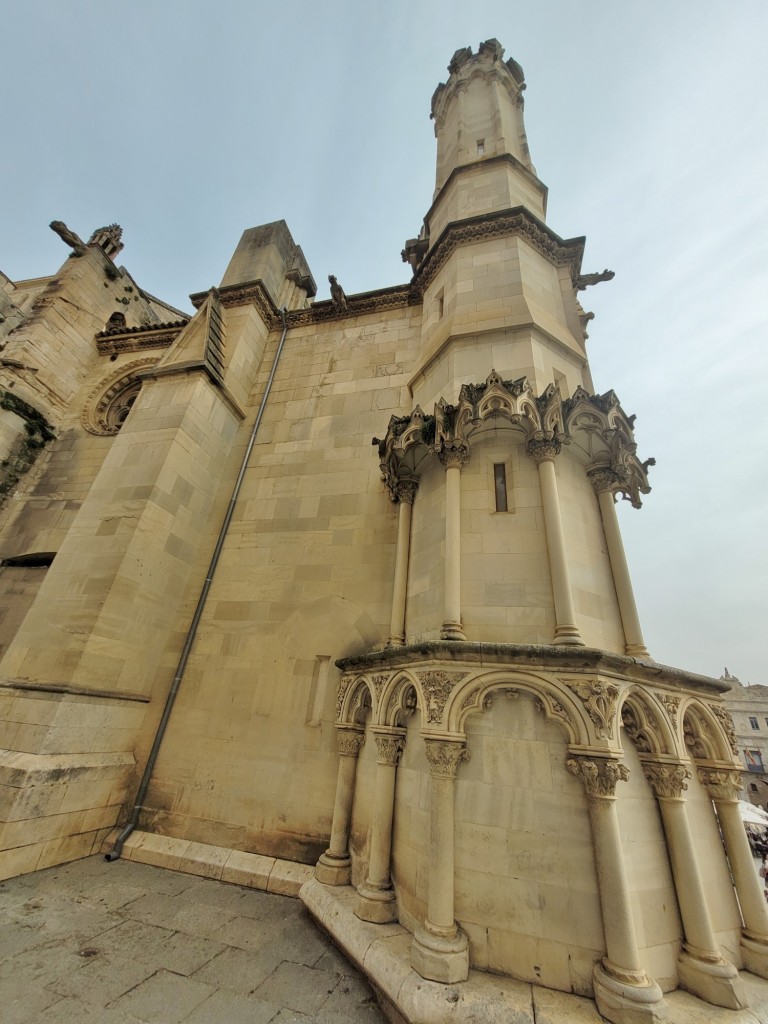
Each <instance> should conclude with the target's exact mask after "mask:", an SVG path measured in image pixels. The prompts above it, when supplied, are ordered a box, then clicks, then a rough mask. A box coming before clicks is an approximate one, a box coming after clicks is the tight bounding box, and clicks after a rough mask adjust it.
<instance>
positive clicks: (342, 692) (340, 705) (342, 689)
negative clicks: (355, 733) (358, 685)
mask: <svg viewBox="0 0 768 1024" xmlns="http://www.w3.org/2000/svg"><path fill="white" fill-rule="evenodd" d="M351 683H352V677H351V676H342V677H341V679H340V681H339V689H338V690H337V692H336V721H337V722H340V721H341V715H342V711H343V710H344V698H345V697H346V695H347V690H348V689H349V687H350V685H351Z"/></svg>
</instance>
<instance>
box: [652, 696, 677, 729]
mask: <svg viewBox="0 0 768 1024" xmlns="http://www.w3.org/2000/svg"><path fill="white" fill-rule="evenodd" d="M657 696H658V698H659V700H660V701H661V703H662V704H663V705H664V707H665V708H666V711H667V714H668V715H669V720H670V722H671V723H672V728H673V729H677V712H678V710H679V708H680V701H681V700H682V697H675V696H674V694H671V693H659V694H657Z"/></svg>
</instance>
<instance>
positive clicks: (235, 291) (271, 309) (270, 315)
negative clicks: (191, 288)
mask: <svg viewBox="0 0 768 1024" xmlns="http://www.w3.org/2000/svg"><path fill="white" fill-rule="evenodd" d="M217 291H218V296H219V302H221V304H222V306H224V307H226V308H229V307H230V306H246V305H249V304H252V305H254V306H256V308H257V309H258V311H259V313H260V314H261V318H262V320H263V321H264V322H265V323H266V324H267V326H268V327H277V326H278V324H279V323H280V314H279V312H278V309H277V306H276V305H275V304H274V302H273V301H272V296H271V295H270V294H269V292H268V291H267V289H266V288H265V287H264V282H263V281H262V280H261V279H260V278H258V279H256V280H254V281H243V282H241V283H239V284H229V285H226V286H225V287H223V288H218V289H217ZM209 295H210V289H209V290H208V291H205V292H194V293H193V294H192V295H190V296H189V301H190V302H191V303H192V305H193V306H194V307H195V309H200V307H201V306H202V304H203V303H204V302H205V300H206V299H207V298H208V296H209Z"/></svg>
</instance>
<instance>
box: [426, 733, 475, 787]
mask: <svg viewBox="0 0 768 1024" xmlns="http://www.w3.org/2000/svg"><path fill="white" fill-rule="evenodd" d="M426 749H427V761H428V762H429V770H430V772H431V773H432V775H435V776H437V777H438V778H442V779H455V778H456V772H457V771H458V768H459V765H460V764H461V762H462V761H468V760H469V751H468V750H467V748H466V746H464V744H463V743H459V742H456V741H451V740H427V741H426Z"/></svg>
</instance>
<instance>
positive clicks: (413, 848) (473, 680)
mask: <svg viewBox="0 0 768 1024" xmlns="http://www.w3.org/2000/svg"><path fill="white" fill-rule="evenodd" d="M524 88H525V82H524V77H523V72H522V69H521V68H520V66H519V65H518V64H517V63H516V62H515V61H514V60H506V61H505V60H504V51H503V49H502V48H501V46H500V45H499V44H498V42H497V41H496V40H489V41H487V42H485V43H483V44H481V45H480V47H479V50H478V52H477V53H474V52H473V51H472V50H471V49H469V48H466V49H463V50H459V51H457V53H456V54H455V55H454V57H453V59H452V61H451V64H450V66H449V77H448V79H447V82H446V83H445V84H441V85H440V86H438V88H437V90H436V92H435V94H434V96H433V98H432V118H433V119H434V125H435V134H436V137H437V173H436V185H435V192H434V195H433V198H432V204H431V206H430V207H429V210H428V212H427V214H426V216H425V218H424V223H423V225H422V227H421V229H420V231H419V232H418V233H417V234H416V237H414V238H412V239H410V240H408V241H407V242H406V244H405V248H404V250H403V259H404V261H406V262H407V263H408V264H409V265H410V268H411V271H412V277H411V280H410V282H409V283H407V284H405V285H397V286H394V287H383V288H381V289H379V290H377V291H373V292H368V293H364V294H358V295H345V293H344V291H343V288H342V287H341V285H340V284H339V282H337V281H336V279H335V278H333V277H332V276H331V278H330V286H331V299H330V300H326V301H313V298H314V295H315V293H316V285H315V281H314V279H313V276H312V273H311V271H310V269H309V267H308V266H307V264H306V261H305V259H304V256H303V253H302V251H301V249H300V247H299V246H298V245H297V244H296V243H295V242H294V240H293V238H292V237H291V234H290V232H289V230H288V228H287V226H286V224H285V222H283V221H279V222H276V223H273V224H268V225H264V226H261V227H258V228H252V229H249V230H247V231H245V233H244V234H243V236H242V239H241V241H240V243H239V245H238V247H237V249H236V251H235V253H234V254H233V256H232V259H231V261H230V263H229V266H228V267H227V269H226V271H225V273H224V276H223V278H222V281H221V284H220V285H219V287H218V288H213V289H211V290H210V291H208V292H205V293H199V294H195V295H192V296H191V299H192V303H193V306H194V307H195V310H196V312H195V313H194V314H193V315H191V316H190V315H189V314H186V313H183V312H182V311H179V310H177V309H174V308H173V307H171V306H169V305H168V304H167V303H164V302H162V301H161V300H159V299H157V298H156V297H154V296H153V295H150V294H149V293H147V292H146V291H144V290H143V289H142V288H141V287H140V286H139V284H138V283H137V282H136V281H134V279H133V278H132V277H131V275H130V274H129V272H128V271H127V270H126V269H125V268H123V267H120V266H119V265H118V264H117V262H116V259H117V256H118V254H119V252H120V250H121V249H122V241H121V231H120V229H119V228H118V227H117V226H116V225H110V226H108V227H106V228H102V229H99V230H97V231H95V232H94V233H93V235H92V236H91V237H90V238H89V240H88V241H87V242H85V241H83V240H82V239H81V238H80V237H79V236H78V235H76V234H75V233H74V232H73V231H71V230H70V229H69V228H67V227H66V225H64V224H63V223H61V222H54V223H53V224H52V225H51V226H52V228H53V229H54V230H55V231H56V232H57V233H58V234H59V235H60V236H61V238H62V240H63V241H64V242H65V244H66V245H67V246H69V248H70V250H71V254H70V255H69V256H68V258H66V259H65V261H64V263H63V265H62V267H61V268H60V269H59V270H58V271H57V272H56V273H55V274H54V275H52V276H48V277H42V278H38V279H34V280H29V281H20V282H13V281H11V280H10V279H8V278H6V277H4V276H2V277H0V317H1V318H2V322H0V344H2V351H0V395H1V396H2V397H1V398H0V446H2V458H3V461H2V466H1V470H0V471H1V472H2V483H1V484H0V486H1V487H2V496H3V497H4V505H3V508H2V512H1V513H0V515H1V516H2V518H1V519H0V545H1V546H0V556H1V557H2V560H3V561H2V567H1V568H0V591H1V592H2V595H3V597H2V609H1V611H0V652H2V661H1V662H0V748H2V749H0V784H1V785H2V795H1V797H0V877H9V876H11V875H15V874H19V873H23V872H27V871H33V870H35V869H37V868H40V867H44V866H48V865H52V864H57V863H62V862H64V861H67V860H72V859H74V858H77V857H82V856H87V855H89V854H91V853H93V852H98V851H102V850H103V851H104V852H106V853H107V854H108V856H109V857H111V858H113V859H116V858H119V857H120V856H122V855H127V853H128V851H133V855H135V856H139V851H140V849H141V847H142V843H144V844H145V845H146V847H147V849H149V848H151V847H152V843H153V840H152V837H155V840H154V842H155V846H154V848H155V849H157V848H159V845H158V844H161V842H162V843H165V848H166V849H168V850H171V851H173V857H174V858H175V860H174V861H173V863H174V864H175V865H176V866H183V862H184V859H185V857H186V858H187V860H193V859H194V856H195V851H197V852H198V855H200V851H203V850H205V851H208V854H207V860H206V865H207V867H206V870H207V871H208V872H209V873H216V872H215V867H216V865H218V874H217V877H227V876H226V874H223V873H222V868H223V866H224V865H226V864H228V863H232V864H234V863H235V861H236V860H237V862H238V863H241V864H243V865H247V864H251V865H252V866H253V871H252V875H253V879H255V881H254V884H259V882H258V877H259V871H258V870H257V867H256V866H257V865H259V864H261V865H264V864H265V863H270V864H272V865H274V864H280V865H283V866H284V871H283V873H284V876H285V877H288V876H290V873H291V870H292V869H291V865H294V866H295V865H299V866H301V865H305V866H306V865H312V866H314V865H316V867H315V868H314V877H313V879H312V880H310V881H308V882H306V884H305V885H304V887H303V889H302V898H304V899H305V901H306V902H307V904H308V906H310V909H312V911H313V913H315V915H316V916H317V917H318V918H319V919H320V920H321V921H322V922H323V923H324V924H325V926H326V927H328V928H329V929H330V930H331V931H333V932H334V934H335V936H336V938H337V940H338V941H339V942H340V943H341V944H342V945H343V946H345V948H347V949H348V952H350V955H353V956H355V957H356V958H357V959H359V960H360V962H361V963H362V962H363V961H364V956H363V954H361V953H359V951H356V949H355V947H354V939H353V938H349V936H353V935H354V934H358V933H357V932H355V928H356V927H357V924H355V923H354V922H352V917H353V918H354V921H355V922H358V923H359V922H363V923H364V925H365V927H372V928H373V929H374V930H375V929H376V928H378V927H381V926H391V925H392V924H394V923H397V924H398V925H399V927H400V928H401V929H402V930H403V934H405V935H407V941H408V945H409V952H408V957H409V964H410V969H411V970H412V971H413V972H415V976H418V977H419V978H423V979H428V980H430V981H434V982H438V983H442V984H460V983H461V982H463V981H464V980H465V979H466V978H467V976H468V972H469V971H470V968H472V969H477V970H481V971H483V970H484V971H488V972H492V973H493V974H494V975H500V976H509V977H511V978H516V979H521V980H524V981H529V982H532V983H534V984H538V985H543V986H546V987H549V988H552V989H558V990H561V991H565V992H575V993H578V994H580V995H585V996H590V997H593V998H596V1000H597V1004H598V1007H599V1009H600V1011H601V1012H602V1013H603V1015H604V1016H606V1017H608V1019H610V1020H612V1021H622V1022H623V1021H626V1022H630V1021H632V1022H634V1021H641V1020H656V1019H662V1018H663V1016H664V1009H665V1002H664V993H665V992H669V991H671V990H673V989H675V988H677V987H678V986H681V987H684V988H686V989H688V990H689V991H690V992H692V993H694V994H695V995H697V996H699V998H701V999H703V1000H705V1001H707V1002H710V1003H713V1004H716V1005H720V1006H726V1007H729V1008H732V1009H736V1008H740V1007H742V1006H744V1005H745V996H744V992H743V988H742V985H741V979H740V976H739V971H740V970H743V969H746V970H748V971H751V972H753V973H755V974H758V975H761V976H762V977H768V912H767V911H766V905H765V900H764V899H763V895H762V892H761V890H760V887H759V884H758V879H757V876H756V874H755V871H754V867H753V864H752V861H751V855H750V851H749V847H748V844H747V840H746V836H745V834H744V830H743V827H742V825H741V821H740V818H739V814H738V803H737V799H738V793H739V789H740V784H741V770H740V764H739V761H738V758H737V756H736V755H737V748H736V743H735V736H734V731H733V724H732V722H731V720H730V718H729V715H728V713H727V711H726V710H725V705H724V694H725V693H726V692H727V690H728V684H727V683H723V682H722V681H718V680H714V679H709V678H704V677H700V676H695V675H693V674H691V673H688V672H685V671H684V670H681V669H673V668H669V667H666V666H663V665H660V664H658V663H656V662H655V661H654V660H653V658H652V652H649V650H648V649H647V647H646V644H645V640H644V637H643V635H642V631H641V626H640V620H639V616H638V612H637V609H636V606H635V601H634V597H633V594H632V586H631V582H630V574H629V569H628V566H627V561H626V559H625V556H624V551H623V547H622V542H621V537H620V532H619V525H618V519H617V516H616V508H615V503H616V500H617V498H625V499H627V500H629V501H630V502H631V504H632V505H634V506H635V507H639V506H640V505H641V500H642V496H643V495H645V494H646V493H648V491H649V489H650V488H649V484H648V474H649V470H650V467H651V465H652V463H653V460H652V459H646V460H644V461H643V460H641V459H640V457H639V456H638V454H637V445H636V442H635V437H634V429H633V425H634V416H632V415H628V414H627V413H626V412H625V410H624V409H623V408H622V406H621V404H620V401H619V399H618V397H617V396H616V395H615V394H614V393H613V392H612V391H611V392H608V393H607V394H602V395H597V394H595V393H594V390H593V386H592V381H591V377H590V373H589V365H588V361H587V355H586V347H585V341H586V327H587V324H588V323H589V320H590V319H591V316H592V314H591V313H590V312H588V311H587V310H585V308H584V307H583V305H582V302H583V301H584V299H585V293H586V292H587V289H589V288H591V287H593V286H596V285H599V284H600V283H601V282H603V281H606V280H608V279H610V277H612V274H611V273H610V272H609V271H603V272H596V273H587V272H586V271H585V269H584V268H583V267H582V257H583V252H584V242H585V240H584V239H583V238H573V239H565V240H564V239H562V238H560V237H559V236H558V235H557V234H556V233H555V232H554V231H553V230H552V228H550V227H549V226H548V225H547V224H546V221H545V217H546V201H547V190H546V188H545V186H544V185H543V184H542V182H541V181H540V180H539V178H538V177H537V175H536V171H535V168H534V166H533V164H532V162H531V156H530V153H529V150H528V144H527V140H526V135H525V130H524V124H523V90H524ZM238 858H239V859H238ZM248 858H251V859H250V860H249V859H248ZM211 865H213V867H211ZM244 870H245V869H244ZM303 870H304V874H303V875H302V874H301V872H300V871H299V869H298V868H295V871H297V872H298V874H297V875H296V877H302V878H303V877H305V876H306V874H307V869H306V868H304V869H303ZM267 874H268V873H267ZM264 877H265V878H266V877H267V875H265V876H264ZM334 901H335V902H334ZM345 915H346V916H345ZM350 915H351V916H350ZM334 922H335V923H334ZM360 927H363V925H360ZM366 934H370V933H369V932H366ZM387 934H389V933H387ZM366 969H367V970H368V973H369V975H370V976H371V977H372V979H373V981H374V983H376V984H378V985H379V987H380V988H385V987H386V984H385V979H384V975H383V974H382V973H381V970H380V969H379V968H377V967H376V966H373V967H368V968H366ZM377 970H379V972H380V973H379V974H377Z"/></svg>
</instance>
